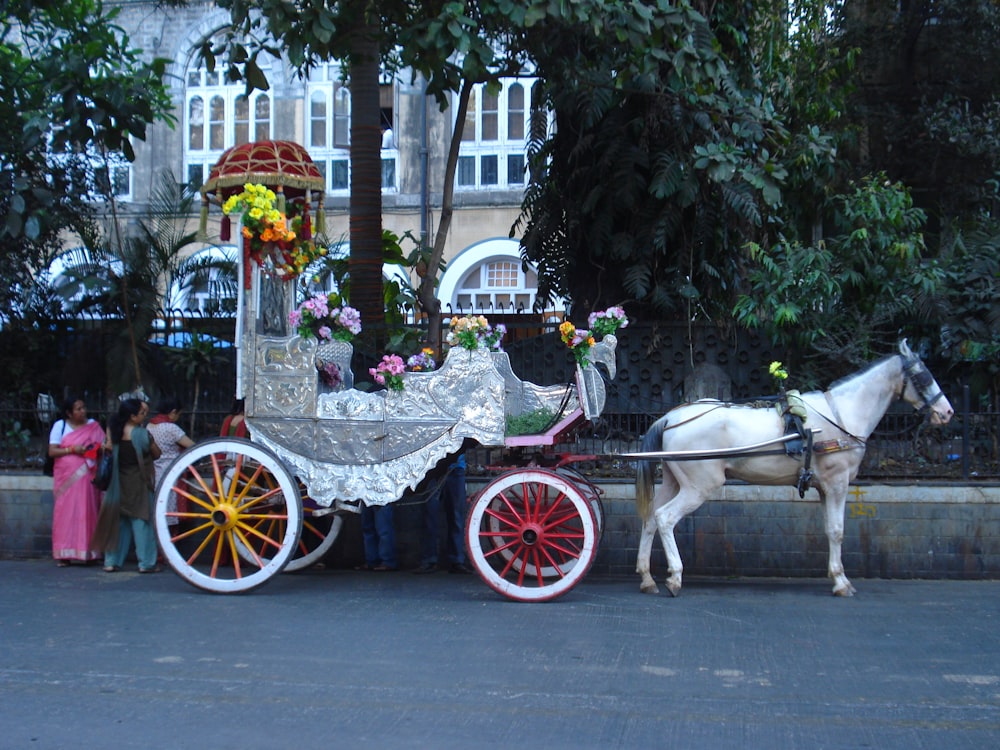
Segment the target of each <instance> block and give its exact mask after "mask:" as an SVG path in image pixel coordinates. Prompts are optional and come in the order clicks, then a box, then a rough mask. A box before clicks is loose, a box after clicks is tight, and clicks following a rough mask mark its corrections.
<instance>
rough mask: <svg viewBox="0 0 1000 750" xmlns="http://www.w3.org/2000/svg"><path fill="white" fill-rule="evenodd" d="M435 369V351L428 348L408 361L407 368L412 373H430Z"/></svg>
mask: <svg viewBox="0 0 1000 750" xmlns="http://www.w3.org/2000/svg"><path fill="white" fill-rule="evenodd" d="M435 367H437V362H435V361H434V350H433V349H431V348H430V347H427V346H425V347H424V348H423V349H421V350H420V352H419V353H417V354H414V355H413V356H411V357H410V358H409V359H408V360H406V368H407V369H408V370H410V371H412V372H430V371H431V370H433V369H434V368H435Z"/></svg>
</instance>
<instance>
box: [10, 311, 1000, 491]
mask: <svg viewBox="0 0 1000 750" xmlns="http://www.w3.org/2000/svg"><path fill="white" fill-rule="evenodd" d="M490 319H491V322H494V323H497V322H503V323H504V324H505V325H506V326H507V328H508V336H507V338H506V339H505V343H506V345H505V348H506V350H507V351H508V353H509V354H510V357H511V362H512V366H513V369H514V372H516V373H517V374H518V376H519V377H521V378H522V379H523V380H526V381H530V382H533V383H537V384H539V385H550V384H554V383H568V382H571V380H572V378H573V373H574V363H573V359H572V356H571V355H570V354H569V353H568V352H567V350H566V348H565V347H564V346H563V345H562V344H561V343H560V342H559V338H558V336H559V335H558V332H557V331H556V330H555V325H557V322H554V321H545V320H543V319H542V318H541V317H540V316H534V315H526V314H521V315H493V316H490ZM61 325H62V326H63V327H62V328H61V329H60V330H59V331H57V335H56V336H55V338H56V340H57V341H58V345H57V346H56V347H55V348H54V349H53V351H52V352H51V353H50V354H49V355H47V358H46V359H44V360H43V361H45V362H46V363H47V366H48V368H49V371H48V373H47V374H46V375H45V376H44V377H42V376H41V375H40V376H38V377H39V380H38V385H37V387H36V386H35V383H33V382H32V383H28V382H22V381H17V382H13V381H12V379H11V378H10V373H9V369H10V368H9V367H8V373H7V374H8V379H7V380H6V381H5V382H0V468H2V469H7V470H27V471H35V470H40V468H41V465H42V458H43V455H44V452H45V449H46V443H47V439H48V429H49V419H50V418H51V415H50V414H47V413H44V411H43V410H40V409H39V407H38V404H37V396H38V394H39V393H48V394H51V395H52V396H53V398H54V399H55V401H56V402H59V401H60V400H61V398H62V396H63V395H64V393H69V392H71V393H74V394H79V395H81V396H82V397H83V398H84V399H85V401H86V402H87V405H88V408H89V410H90V413H91V416H93V417H95V418H98V419H100V420H102V421H105V422H106V418H107V416H108V414H109V411H110V409H112V408H114V404H115V403H116V399H117V393H116V392H115V391H114V390H109V389H108V387H107V386H106V384H107V382H108V381H109V377H108V368H109V367H114V366H118V367H122V366H126V365H127V363H122V362H120V361H119V362H118V364H117V365H115V364H114V363H111V362H109V353H110V351H111V350H112V348H113V345H114V334H115V333H120V331H121V327H122V325H121V323H120V322H117V324H116V322H115V321H107V320H104V321H98V320H92V321H72V322H68V323H65V324H61ZM109 331H110V333H109ZM5 333H7V332H6V331H4V332H0V334H5ZM618 338H619V348H618V362H619V368H618V373H617V376H616V377H615V378H614V379H613V380H612V381H610V382H608V383H607V385H606V387H607V401H606V406H605V412H604V414H603V416H601V417H600V418H599V419H597V420H596V421H595V422H593V423H592V424H588V425H586V426H585V427H584V428H583V429H581V430H579V431H578V433H577V434H576V435H575V436H574V438H573V442H571V443H568V444H566V445H561V446H556V450H557V451H561V452H568V453H573V454H578V455H593V456H595V457H596V458H595V459H593V460H592V461H590V462H584V463H583V464H582V466H581V468H582V469H583V470H586V471H593V472H597V473H600V474H603V475H610V476H616V475H620V476H629V475H630V473H631V472H632V470H633V469H632V466H631V464H630V463H629V462H627V461H624V460H622V459H620V458H619V456H620V455H621V454H622V453H626V452H629V451H634V450H636V449H637V448H638V447H639V440H640V439H641V437H642V435H643V434H644V433H645V431H646V430H647V429H648V427H649V425H651V424H652V422H653V421H655V420H656V419H657V418H658V417H660V416H661V415H662V414H663V413H665V412H666V411H667V410H668V409H670V408H672V407H673V406H675V405H677V404H678V403H681V402H682V401H683V400H684V399H685V394H686V392H687V391H688V389H689V388H690V387H691V382H690V377H691V375H692V372H693V370H694V369H695V368H696V367H697V366H701V365H711V366H713V368H714V369H715V371H716V373H717V374H718V373H721V374H722V379H721V380H719V381H713V382H712V388H718V392H717V393H716V392H714V391H713V392H711V393H708V394H705V393H703V394H702V395H712V396H716V397H724V398H733V399H740V398H749V397H753V396H759V395H762V394H767V393H770V392H772V390H773V387H772V385H771V382H770V378H769V376H768V373H767V367H768V364H769V363H770V362H771V361H772V360H773V359H781V358H782V357H781V353H780V352H776V351H774V350H773V349H771V347H770V346H769V345H768V344H767V343H766V342H764V341H762V340H761V339H760V338H758V337H756V336H754V335H752V334H747V333H735V334H733V333H729V334H723V333H721V332H720V331H719V330H718V329H715V328H710V327H691V326H687V325H655V326H653V325H645V326H635V325H633V326H630V327H629V328H627V329H625V330H623V331H620V332H619V337H618ZM232 339H233V320H232V318H219V317H214V316H204V317H203V316H199V315H192V314H190V313H185V314H180V313H171V314H167V315H164V316H163V319H162V322H161V324H159V325H158V326H157V329H156V334H155V335H154V337H152V338H151V340H150V341H149V342H147V343H146V345H145V346H144V350H145V354H146V356H147V357H148V359H147V364H148V366H149V367H150V371H151V372H153V373H154V374H155V375H156V378H155V381H156V384H157V386H158V387H159V393H170V394H171V395H178V396H180V397H181V399H182V401H183V402H184V403H185V406H186V408H187V412H186V414H185V416H184V417H183V418H182V426H183V427H184V429H185V430H186V431H187V432H188V433H189V434H190V435H191V436H192V437H193V438H195V439H203V438H206V437H210V436H213V435H217V434H218V432H219V428H220V426H221V423H222V420H223V418H224V417H225V414H226V413H227V412H228V409H229V406H230V403H231V400H232V396H233V390H234V384H235V350H234V349H233V348H232V346H231V344H230V342H231V341H232ZM192 341H198V342H201V344H202V345H204V344H205V343H206V342H207V344H208V348H209V353H210V354H211V358H210V359H211V362H210V366H208V367H204V368H202V369H201V371H196V370H193V369H192V362H193V361H194V360H193V359H192V358H190V357H188V358H187V359H186V358H185V355H184V351H185V350H186V349H191V348H193V347H192V346H191V344H192ZM17 346H18V344H17V342H16V340H15V341H14V343H11V341H9V340H8V341H6V342H5V341H4V338H3V336H2V335H0V349H4V348H5V347H6V348H7V349H10V347H17ZM22 348H23V346H22ZM202 348H203V354H204V346H203V347H202ZM0 354H10V355H12V356H20V355H22V354H23V352H21V351H7V350H4V351H0ZM356 357H357V354H356ZM370 364H371V363H367V362H357V361H356V362H355V363H354V369H355V371H362V369H367V367H368V366H370ZM25 368H26V369H25V372H27V365H25ZM932 369H934V368H933V364H932ZM935 374H936V375H938V380H939V382H940V384H941V386H942V387H943V388H944V390H945V392H946V393H947V395H948V396H949V397H950V399H951V401H952V405H953V406H954V407H955V410H956V414H955V417H954V419H953V420H952V421H951V423H950V424H948V425H947V426H945V427H942V428H936V427H934V428H932V427H930V426H928V425H927V424H926V423H925V422H924V421H923V419H922V418H921V417H920V416H919V415H917V414H915V413H914V412H912V410H910V409H909V407H905V406H904V405H898V408H893V409H892V410H891V411H890V412H889V413H888V414H887V415H886V416H885V417H884V418H883V419H882V421H881V423H880V424H879V426H878V428H877V429H876V431H875V433H874V434H873V435H872V436H871V439H870V441H869V443H868V450H867V452H866V456H865V461H864V464H863V466H862V470H861V475H860V476H861V478H863V479H869V480H902V481H907V480H914V479H935V480H976V479H980V480H997V479H1000V451H998V443H1000V412H998V411H997V410H996V407H995V406H992V405H990V404H989V403H984V402H983V401H982V400H981V399H979V398H972V396H970V393H969V390H968V388H967V387H965V386H963V385H962V384H961V383H949V382H946V381H945V380H942V378H941V376H940V373H935ZM195 375H196V376H197V377H194V376H195ZM46 378H47V380H46ZM151 395H152V396H153V397H154V398H153V400H154V401H155V396H156V395H157V393H155V392H154V393H152V394H151ZM196 395H197V408H196V409H194V408H193V407H194V406H195V405H196V404H195V402H196V399H195V396H196ZM154 405H155V404H154ZM506 458H509V457H506ZM504 460H505V457H504V456H503V455H502V452H498V451H495V450H492V451H491V450H485V449H482V450H477V451H474V452H473V454H471V455H470V461H469V464H470V467H471V470H472V471H473V472H474V471H476V468H477V467H484V468H485V467H488V466H491V465H496V464H498V463H503V462H504Z"/></svg>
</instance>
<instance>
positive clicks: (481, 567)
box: [465, 469, 598, 602]
mask: <svg viewBox="0 0 1000 750" xmlns="http://www.w3.org/2000/svg"><path fill="white" fill-rule="evenodd" d="M597 537H598V525H597V520H596V518H595V516H594V510H593V507H592V506H591V503H590V501H589V499H588V498H587V497H585V496H584V494H583V493H582V492H581V491H580V489H579V488H578V487H577V486H576V485H575V484H573V483H572V482H570V481H568V480H567V479H566V478H565V477H564V476H561V475H560V474H558V473H556V472H554V471H549V470H548V469H520V470H517V471H512V472H509V473H507V474H504V475H502V476H500V477H497V478H496V479H495V480H493V481H492V482H491V483H490V484H488V485H487V486H486V487H484V488H483V490H482V491H481V492H480V493H479V494H478V495H477V496H476V499H475V500H474V501H473V503H472V506H471V507H470V508H469V513H468V518H467V521H466V527H465V543H466V547H467V549H468V554H469V560H470V561H471V563H472V565H473V567H475V569H476V572H477V573H479V576H480V577H481V578H482V579H483V580H484V581H485V582H486V584H487V585H488V586H489V587H490V588H492V589H493V590H494V591H497V592H499V593H501V594H503V595H504V596H507V597H509V598H511V599H515V600H517V601H524V602H535V601H548V600H550V599H555V598H556V597H558V596H562V595H563V594H565V593H566V592H567V591H569V590H570V589H571V588H573V586H575V585H576V584H577V582H579V580H580V579H581V578H583V576H584V575H585V574H586V572H587V571H588V570H589V569H590V566H591V564H592V563H593V561H594V556H595V555H596V553H597Z"/></svg>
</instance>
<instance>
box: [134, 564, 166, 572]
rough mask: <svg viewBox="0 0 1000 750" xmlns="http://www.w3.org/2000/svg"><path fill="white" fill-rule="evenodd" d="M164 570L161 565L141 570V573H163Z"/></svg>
mask: <svg viewBox="0 0 1000 750" xmlns="http://www.w3.org/2000/svg"><path fill="white" fill-rule="evenodd" d="M162 571H163V568H161V567H160V566H159V565H154V566H153V567H152V568H139V572H140V573H161V572H162Z"/></svg>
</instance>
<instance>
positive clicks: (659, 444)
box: [635, 415, 667, 521]
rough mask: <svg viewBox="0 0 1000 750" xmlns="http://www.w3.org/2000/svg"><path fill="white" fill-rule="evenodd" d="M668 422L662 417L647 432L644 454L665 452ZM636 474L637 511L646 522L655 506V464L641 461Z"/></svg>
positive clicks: (645, 460) (643, 440)
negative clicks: (665, 427)
mask: <svg viewBox="0 0 1000 750" xmlns="http://www.w3.org/2000/svg"><path fill="white" fill-rule="evenodd" d="M666 421H667V417H666V415H664V416H662V417H660V418H659V419H657V420H656V421H655V422H653V425H652V426H651V427H650V428H649V429H648V430H646V434H645V435H643V436H642V449H641V450H642V452H643V453H649V452H651V451H659V450H663V426H664V424H665V423H666ZM638 464H639V465H638V467H637V469H636V472H635V511H636V513H638V514H639V518H641V519H642V520H643V521H645V520H646V519H647V518H649V511H650V508H652V506H653V466H654V464H655V462H654V461H653V460H650V459H640V460H639V462H638Z"/></svg>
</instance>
